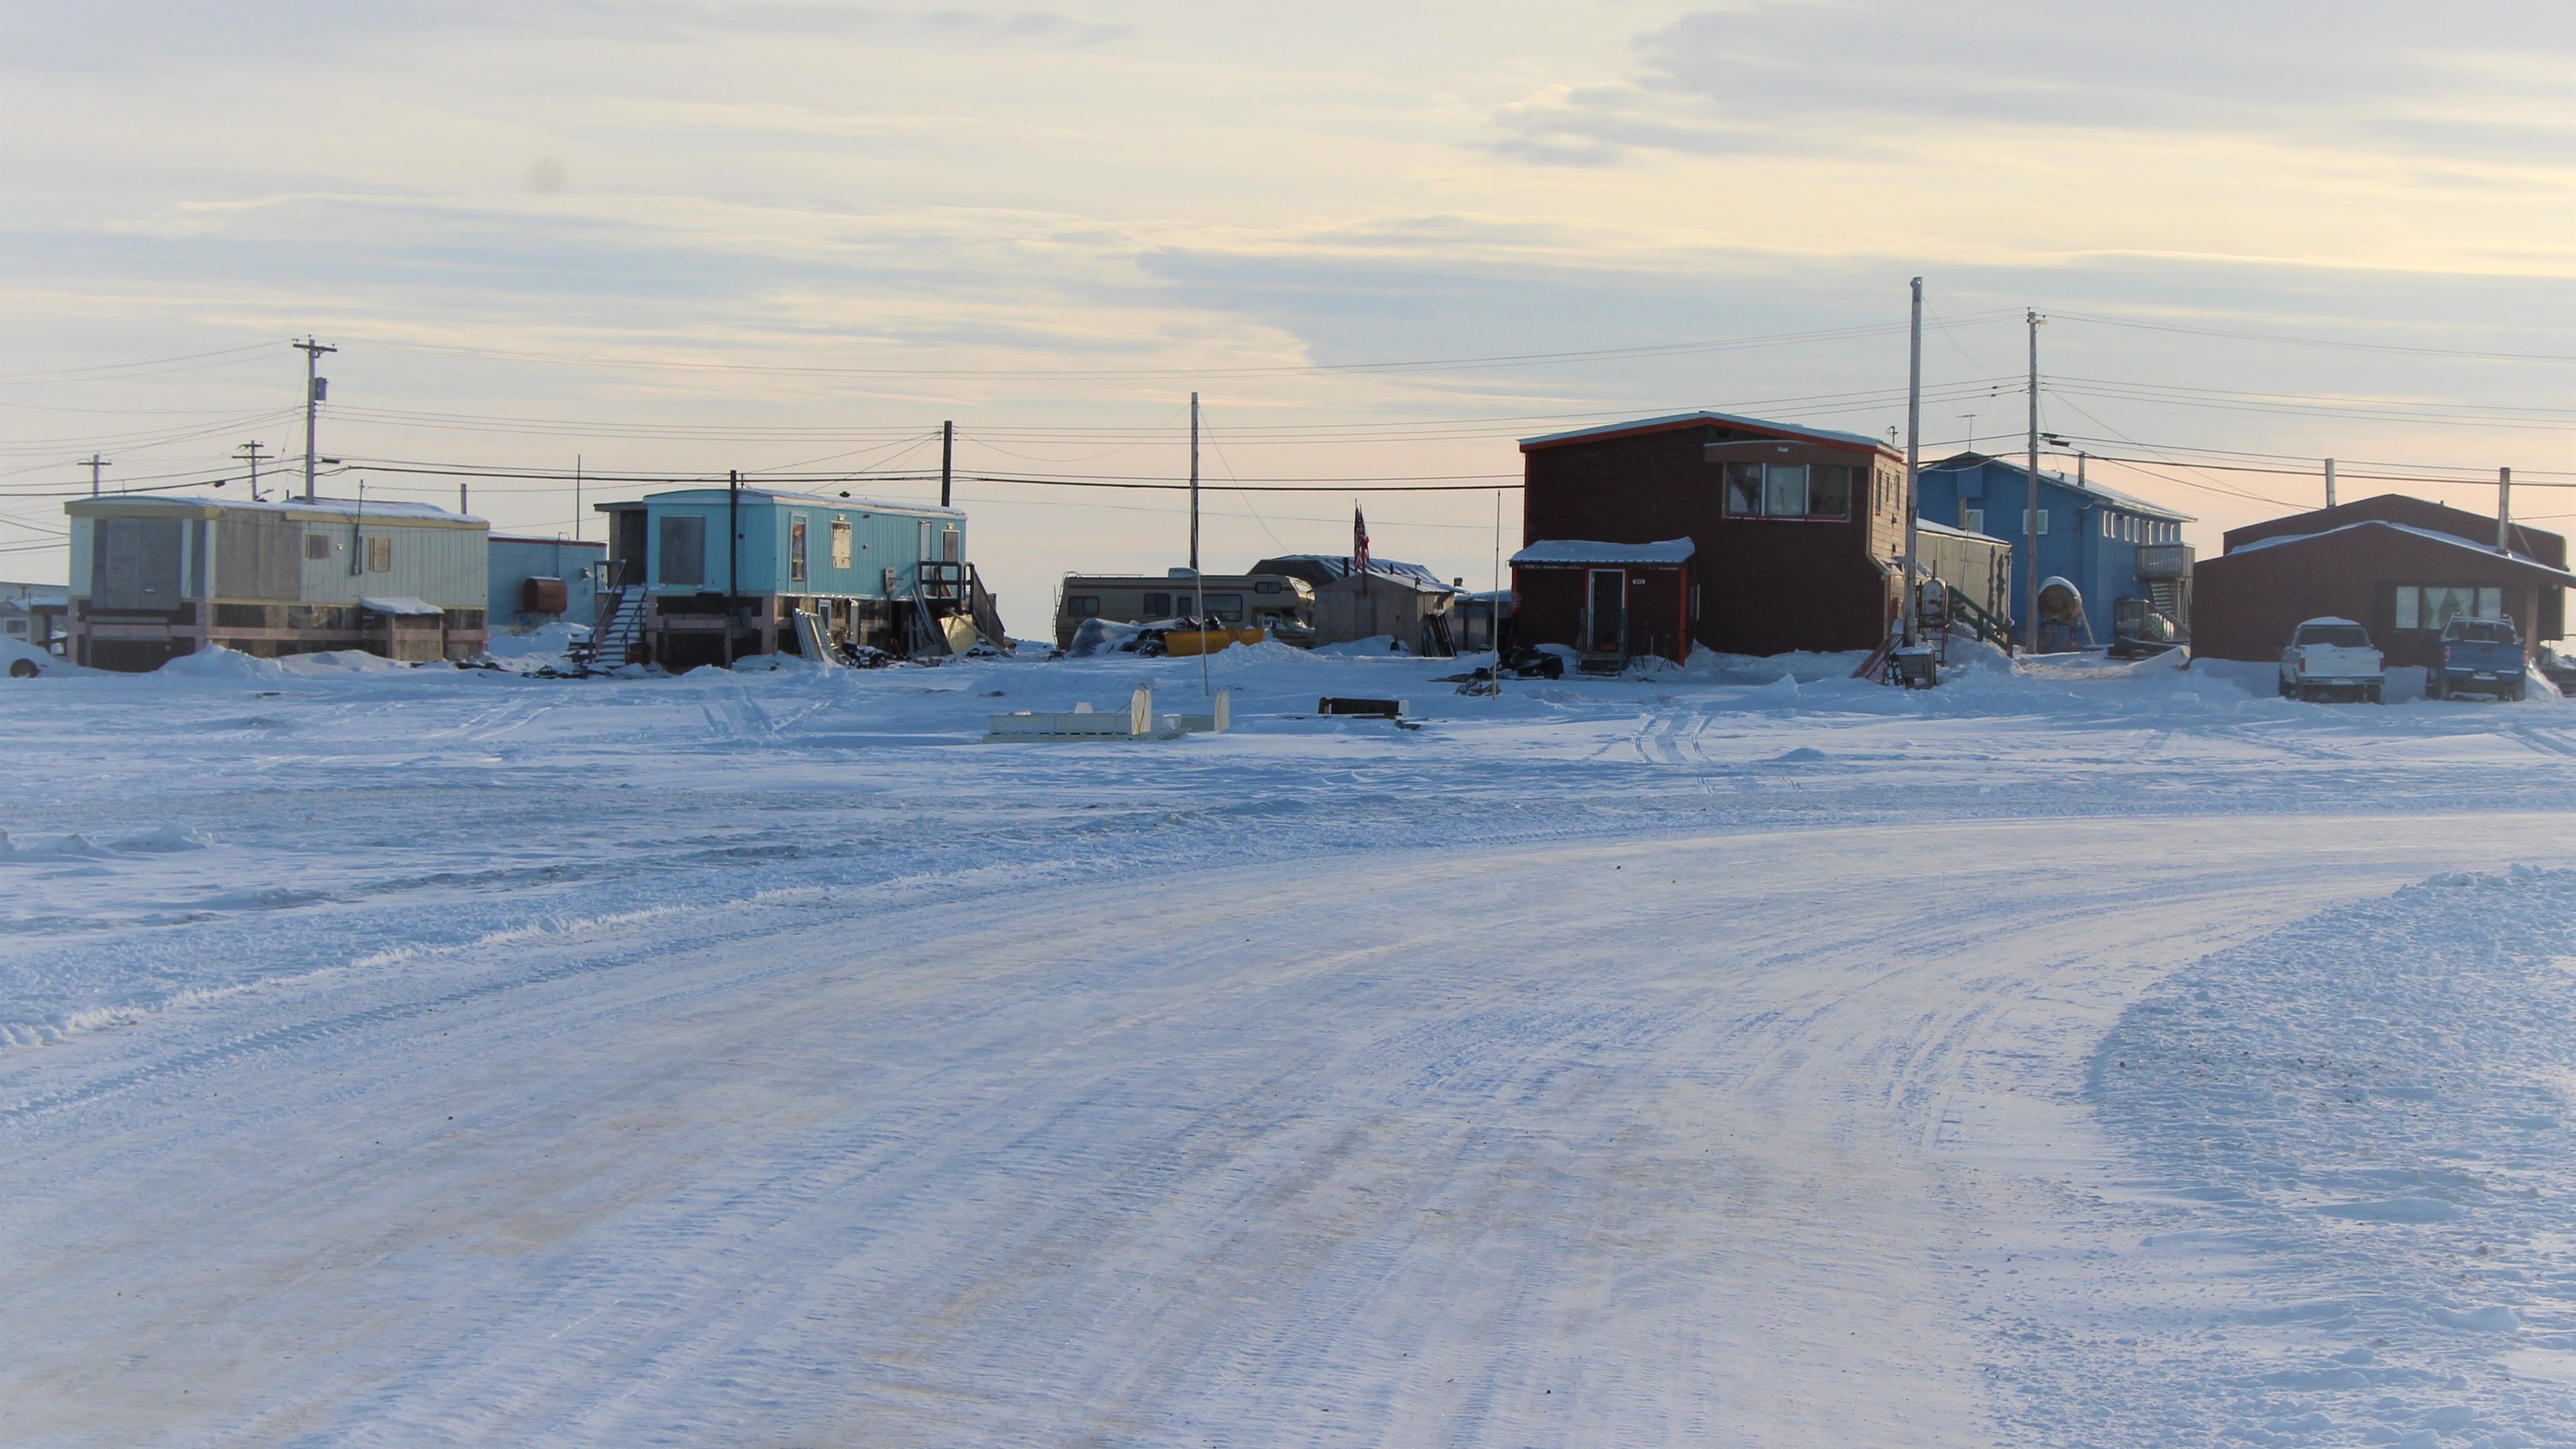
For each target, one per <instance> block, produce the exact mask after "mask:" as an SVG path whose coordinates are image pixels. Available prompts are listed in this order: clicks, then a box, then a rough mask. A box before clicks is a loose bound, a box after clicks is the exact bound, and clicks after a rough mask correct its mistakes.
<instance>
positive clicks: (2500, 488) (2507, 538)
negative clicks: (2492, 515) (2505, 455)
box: [2496, 468, 2513, 553]
mask: <svg viewBox="0 0 2576 1449" xmlns="http://www.w3.org/2000/svg"><path fill="white" fill-rule="evenodd" d="M2512 539H2513V470H2512V469H2511V468H2498V469H2497V470H2496V552H2498V553H2511V552H2513V543H2512Z"/></svg>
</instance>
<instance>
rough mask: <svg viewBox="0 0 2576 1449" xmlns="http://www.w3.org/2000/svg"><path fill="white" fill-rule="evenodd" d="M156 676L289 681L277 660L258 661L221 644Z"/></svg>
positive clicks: (171, 663) (187, 657)
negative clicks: (286, 679)
mask: <svg viewBox="0 0 2576 1449" xmlns="http://www.w3.org/2000/svg"><path fill="white" fill-rule="evenodd" d="M153 673H154V674H156V675H158V676H160V677H162V678H165V679H203V680H211V681H215V682H218V683H226V684H232V683H240V682H243V681H248V680H272V679H284V678H285V677H286V670H285V667H284V666H282V665H280V664H279V663H278V662H277V661H276V660H274V659H255V658H253V657H251V656H250V655H248V654H244V653H242V652H240V651H239V650H235V649H227V648H225V647H224V646H222V645H221V644H214V645H209V646H207V647H206V648H203V649H200V650H198V651H197V652H196V653H194V654H183V655H181V656H180V657H178V658H176V659H173V660H171V661H169V662H168V663H166V664H164V665H162V666H161V667H160V668H159V669H157V670H154V671H153Z"/></svg>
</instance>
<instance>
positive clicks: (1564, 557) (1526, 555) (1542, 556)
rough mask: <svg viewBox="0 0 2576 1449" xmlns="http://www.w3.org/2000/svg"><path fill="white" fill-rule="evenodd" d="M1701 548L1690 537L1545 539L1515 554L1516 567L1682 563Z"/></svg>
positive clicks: (1513, 557)
mask: <svg viewBox="0 0 2576 1449" xmlns="http://www.w3.org/2000/svg"><path fill="white" fill-rule="evenodd" d="M1698 551H1699V545H1698V544H1695V543H1693V542H1691V541H1690V540H1689V539H1687V538H1672V539H1666V540H1664V541H1663V542H1662V543H1596V542H1594V541H1593V540H1591V539H1588V538H1543V539H1540V540H1539V541H1538V542H1536V543H1533V544H1531V545H1530V546H1529V547H1527V548H1525V549H1522V550H1521V551H1520V552H1518V553H1516V554H1513V555H1512V562H1514V563H1516V564H1682V563H1688V562H1690V559H1691V555H1692V554H1694V553H1697V552H1698Z"/></svg>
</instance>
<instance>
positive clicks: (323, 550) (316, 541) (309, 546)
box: [304, 533, 331, 559]
mask: <svg viewBox="0 0 2576 1449" xmlns="http://www.w3.org/2000/svg"><path fill="white" fill-rule="evenodd" d="M304 556H305V557H306V558H311V559H323V558H329V557H330V556H331V535H329V534H327V533H308V534H306V535H304Z"/></svg>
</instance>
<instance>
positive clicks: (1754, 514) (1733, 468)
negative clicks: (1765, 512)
mask: <svg viewBox="0 0 2576 1449" xmlns="http://www.w3.org/2000/svg"><path fill="white" fill-rule="evenodd" d="M1726 511H1727V512H1728V513H1730V514H1733V515H1735V516H1737V517H1739V518H1760V517H1761V516H1762V465H1761V464H1759V463H1729V464H1727V465H1726Z"/></svg>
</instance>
